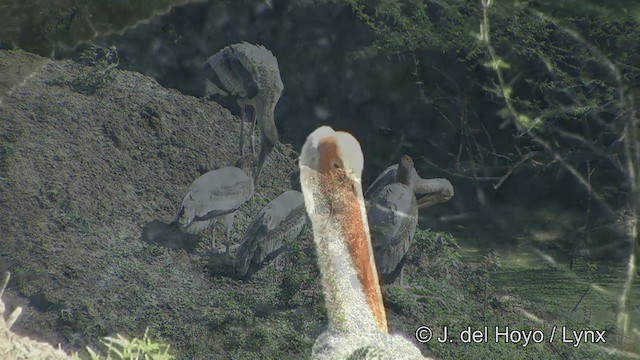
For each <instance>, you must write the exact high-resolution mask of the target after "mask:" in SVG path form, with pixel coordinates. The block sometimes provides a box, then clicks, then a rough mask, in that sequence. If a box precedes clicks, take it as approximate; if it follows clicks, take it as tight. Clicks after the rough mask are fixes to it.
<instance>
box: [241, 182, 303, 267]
mask: <svg viewBox="0 0 640 360" xmlns="http://www.w3.org/2000/svg"><path fill="white" fill-rule="evenodd" d="M305 223H306V210H305V207H304V197H303V196H302V193H300V192H298V191H293V190H289V191H287V192H285V193H283V194H281V195H280V196H278V197H277V198H275V199H274V200H273V201H271V202H270V203H269V204H268V205H267V206H265V207H264V208H263V209H262V210H261V211H260V213H259V214H258V215H257V216H256V217H255V218H254V219H253V221H252V222H251V224H250V225H249V227H248V228H247V231H246V232H245V235H244V238H243V241H242V243H241V244H240V247H239V248H238V251H237V253H236V276H238V277H243V278H247V277H249V276H251V275H253V273H255V272H256V271H258V270H259V269H260V268H262V267H263V266H264V265H265V264H267V263H269V262H270V261H271V260H273V259H275V258H276V257H277V256H278V255H280V253H281V252H282V251H284V249H285V247H286V244H285V242H286V240H287V239H294V238H297V237H298V235H299V234H300V232H301V231H302V229H303V228H304V225H305Z"/></svg>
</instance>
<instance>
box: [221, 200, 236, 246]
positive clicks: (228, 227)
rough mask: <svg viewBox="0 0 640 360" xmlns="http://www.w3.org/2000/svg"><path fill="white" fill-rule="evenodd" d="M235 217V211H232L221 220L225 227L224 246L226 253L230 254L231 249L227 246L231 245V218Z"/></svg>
mask: <svg viewBox="0 0 640 360" xmlns="http://www.w3.org/2000/svg"><path fill="white" fill-rule="evenodd" d="M235 217H236V212H235V211H234V212H232V213H229V214H227V215H225V216H224V219H223V220H222V221H223V222H224V228H225V234H226V235H225V236H226V239H225V240H226V242H225V248H226V252H227V255H231V251H230V249H229V247H230V246H231V229H232V228H233V220H234V219H235Z"/></svg>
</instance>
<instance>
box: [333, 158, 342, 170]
mask: <svg viewBox="0 0 640 360" xmlns="http://www.w3.org/2000/svg"><path fill="white" fill-rule="evenodd" d="M333 168H334V169H342V161H340V160H339V159H337V160H333Z"/></svg>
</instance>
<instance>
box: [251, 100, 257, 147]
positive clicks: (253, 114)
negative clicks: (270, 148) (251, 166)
mask: <svg viewBox="0 0 640 360" xmlns="http://www.w3.org/2000/svg"><path fill="white" fill-rule="evenodd" d="M252 110H253V111H251V152H252V153H253V155H255V154H256V132H255V128H256V120H257V119H258V118H257V116H256V108H255V107H254V108H253V109H252Z"/></svg>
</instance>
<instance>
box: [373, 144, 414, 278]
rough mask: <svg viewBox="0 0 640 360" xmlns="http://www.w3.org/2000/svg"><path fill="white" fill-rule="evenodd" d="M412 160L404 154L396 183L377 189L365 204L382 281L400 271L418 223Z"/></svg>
mask: <svg viewBox="0 0 640 360" xmlns="http://www.w3.org/2000/svg"><path fill="white" fill-rule="evenodd" d="M412 171H414V168H413V160H412V159H411V157H409V156H407V155H405V156H403V157H402V158H401V159H400V162H399V163H398V167H397V171H396V172H395V182H392V183H390V184H388V185H386V186H385V187H383V188H382V189H380V191H379V192H377V195H376V196H375V197H373V198H372V199H370V200H369V201H368V203H367V219H368V220H369V226H370V231H371V242H372V244H373V253H374V257H375V259H376V266H377V268H378V273H379V274H380V278H381V280H382V283H383V284H389V283H392V282H393V281H394V280H395V278H396V277H397V275H398V273H399V274H400V284H401V285H402V269H403V265H404V261H405V259H406V255H407V252H408V251H409V247H410V246H411V244H412V243H413V237H414V235H415V233H416V227H417V225H418V206H417V202H416V196H415V194H414V192H413V185H412V181H411V173H412Z"/></svg>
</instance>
